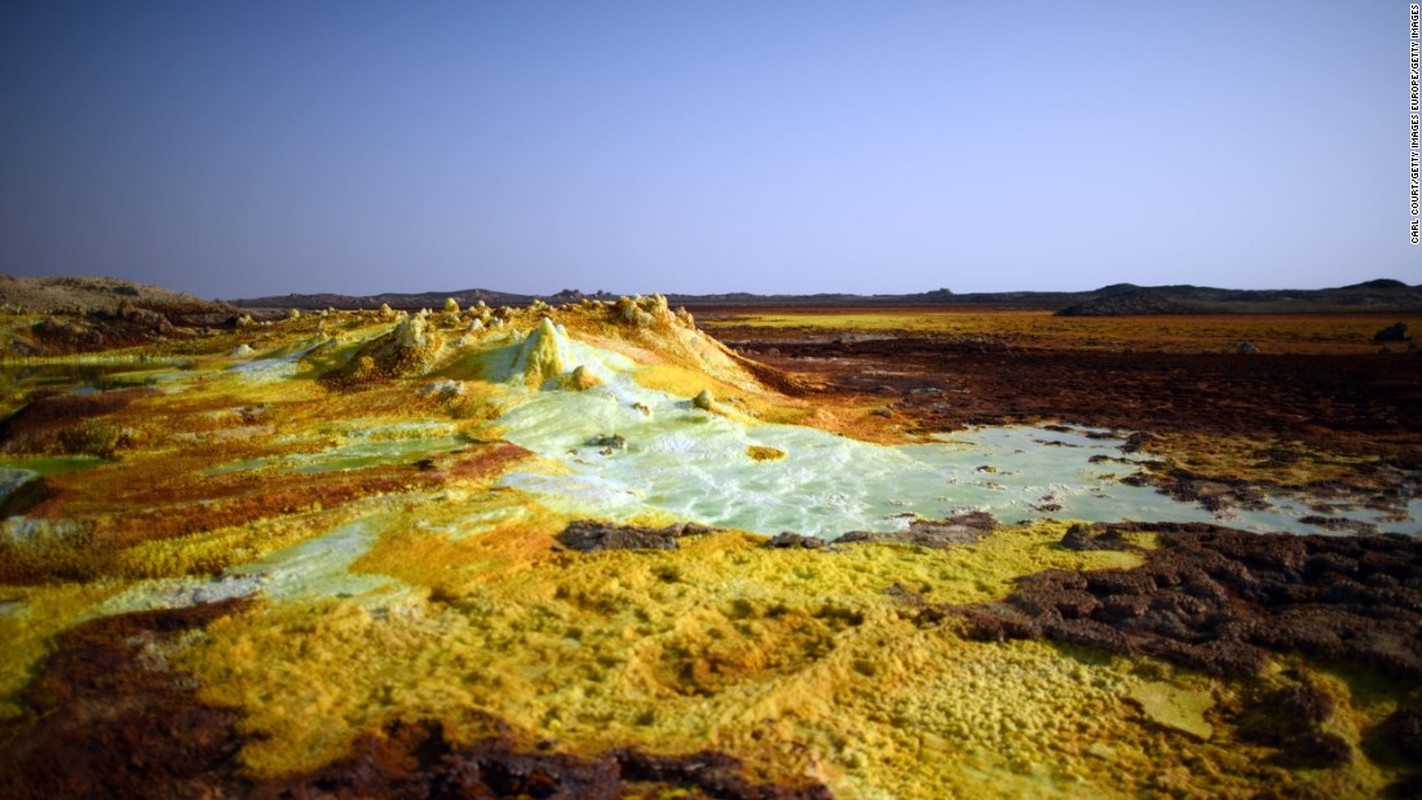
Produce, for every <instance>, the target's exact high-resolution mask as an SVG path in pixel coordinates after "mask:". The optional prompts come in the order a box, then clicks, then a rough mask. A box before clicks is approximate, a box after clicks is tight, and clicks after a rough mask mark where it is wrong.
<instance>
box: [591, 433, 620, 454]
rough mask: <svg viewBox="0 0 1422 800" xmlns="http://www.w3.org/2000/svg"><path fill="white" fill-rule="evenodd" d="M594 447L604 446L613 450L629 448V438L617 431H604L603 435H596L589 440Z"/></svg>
mask: <svg viewBox="0 0 1422 800" xmlns="http://www.w3.org/2000/svg"><path fill="white" fill-rule="evenodd" d="M588 444H589V445H591V446H593V447H604V448H608V449H611V450H625V449H627V439H625V438H624V437H622V436H621V435H620V434H616V433H604V434H602V435H601V436H594V437H593V438H592V439H590V440H589V441H588Z"/></svg>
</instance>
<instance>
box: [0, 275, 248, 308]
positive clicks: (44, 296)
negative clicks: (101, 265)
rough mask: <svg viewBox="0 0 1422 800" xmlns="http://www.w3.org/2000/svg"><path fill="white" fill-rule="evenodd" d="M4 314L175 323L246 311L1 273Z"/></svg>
mask: <svg viewBox="0 0 1422 800" xmlns="http://www.w3.org/2000/svg"><path fill="white" fill-rule="evenodd" d="M0 308H3V309H7V310H10V311H20V312H30V313H39V314H56V313H67V314H89V313H104V314H116V313H118V312H119V311H120V309H121V308H132V309H144V310H147V311H153V312H157V313H159V314H163V315H166V316H168V317H170V318H175V319H176V318H187V317H202V318H204V319H206V318H213V319H225V318H226V317H229V316H231V315H233V314H236V313H238V312H239V311H240V309H238V308H236V307H234V306H231V305H228V304H226V303H221V302H213V301H210V300H204V299H202V298H200V297H196V296H194V295H190V294H186V293H184V292H175V291H173V290H171V289H164V288H163V287H161V286H149V285H148V284H143V283H135V282H134V281H128V280H123V279H121V278H103V277H74V276H55V277H44V278H22V277H16V276H13V275H6V274H4V273H0Z"/></svg>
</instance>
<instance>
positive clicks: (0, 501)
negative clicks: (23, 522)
mask: <svg viewBox="0 0 1422 800" xmlns="http://www.w3.org/2000/svg"><path fill="white" fill-rule="evenodd" d="M48 496H49V486H48V484H46V483H45V480H44V478H43V477H41V476H40V475H39V474H37V473H34V472H30V471H29V470H23V469H6V468H4V467H0V519H4V518H5V517H10V516H14V515H16V514H23V513H25V512H26V511H28V510H30V509H31V508H34V507H35V506H37V505H39V504H40V503H41V502H43V501H44V499H45V498H46V497H48Z"/></svg>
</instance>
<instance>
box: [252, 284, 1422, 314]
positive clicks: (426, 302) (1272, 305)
mask: <svg viewBox="0 0 1422 800" xmlns="http://www.w3.org/2000/svg"><path fill="white" fill-rule="evenodd" d="M446 298H453V299H454V300H455V301H456V302H458V303H459V304H460V305H461V306H470V305H474V304H476V303H478V302H480V301H482V302H484V303H485V304H487V305H491V306H501V305H507V306H524V305H528V304H530V303H532V302H534V301H535V300H542V301H545V302H548V303H551V304H553V305H558V304H561V303H569V302H579V301H581V300H583V299H585V298H588V299H597V300H615V299H616V298H617V295H615V294H611V293H609V292H596V293H593V294H584V293H583V292H581V291H578V290H576V289H564V290H562V291H560V292H558V293H556V294H543V295H532V294H515V293H511V292H499V291H493V290H489V289H463V290H460V291H454V292H415V293H403V292H386V293H382V294H374V295H344V294H331V293H319V294H287V295H275V296H269V297H255V298H247V299H240V300H231V301H229V302H230V303H231V304H232V305H236V306H240V307H242V308H250V309H287V308H298V309H302V310H314V309H321V308H340V309H349V308H378V307H380V306H381V305H382V304H384V305H388V306H390V307H391V308H395V309H406V310H411V311H414V310H418V309H421V308H431V309H438V308H440V307H442V306H443V305H444V301H445V299H446ZM667 301H668V302H669V303H670V304H672V305H674V306H676V305H681V306H687V307H688V308H692V309H695V308H697V307H702V308H704V307H708V306H732V307H734V306H746V307H755V306H762V307H774V306H857V305H864V306H899V305H908V306H912V305H923V306H996V307H1004V308H1036V309H1046V310H1052V311H1056V312H1057V313H1058V314H1061V315H1064V316H1120V315H1129V314H1217V313H1230V312H1259V313H1269V312H1286V311H1299V312H1326V311H1373V310H1376V311H1422V284H1419V285H1417V286H1410V285H1408V284H1406V283H1403V282H1402V281H1399V280H1394V279H1392V278H1377V279H1374V280H1369V281H1364V282H1362V283H1355V284H1350V285H1348V286H1340V287H1336V288H1329V289H1220V288H1214V287H1209V286H1194V285H1191V284H1176V285H1169V286H1138V285H1136V284H1133V283H1116V284H1111V285H1109V286H1103V287H1101V288H1099V289H1094V290H1091V291H1085V292H1034V291H1015V292H974V293H967V294H955V293H953V292H952V291H951V290H949V289H935V290H933V291H928V292H918V293H913V294H875V295H859V294H839V293H821V294H771V295H762V294H752V293H749V292H730V293H725V294H705V295H690V294H668V295H667Z"/></svg>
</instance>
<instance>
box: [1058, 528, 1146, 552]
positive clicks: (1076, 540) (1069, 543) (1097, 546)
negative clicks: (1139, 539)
mask: <svg viewBox="0 0 1422 800" xmlns="http://www.w3.org/2000/svg"><path fill="white" fill-rule="evenodd" d="M1093 531H1094V532H1093ZM1061 544H1062V547H1065V548H1066V549H1068V550H1134V549H1135V545H1132V544H1131V543H1130V542H1128V541H1126V540H1125V538H1124V537H1123V536H1121V532H1120V531H1119V530H1115V529H1112V528H1107V529H1100V530H1096V529H1093V528H1092V527H1091V526H1090V525H1082V524H1081V523H1077V524H1075V525H1072V526H1071V527H1070V528H1067V532H1066V535H1065V536H1063V537H1062V542H1061Z"/></svg>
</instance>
